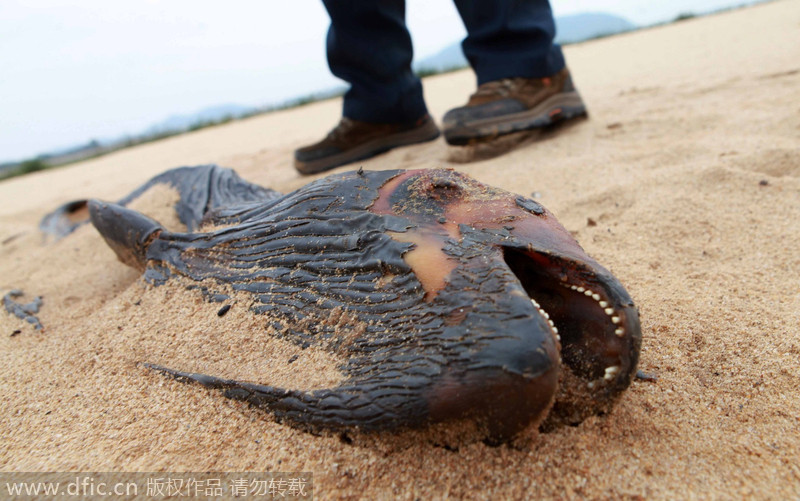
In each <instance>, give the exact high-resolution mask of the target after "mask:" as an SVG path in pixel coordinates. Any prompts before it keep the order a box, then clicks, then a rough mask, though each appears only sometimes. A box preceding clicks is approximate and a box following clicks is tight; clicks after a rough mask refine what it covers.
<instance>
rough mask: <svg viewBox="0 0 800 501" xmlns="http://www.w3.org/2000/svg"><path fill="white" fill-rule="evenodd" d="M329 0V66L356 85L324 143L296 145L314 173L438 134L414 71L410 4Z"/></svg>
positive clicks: (300, 163) (298, 160)
mask: <svg viewBox="0 0 800 501" xmlns="http://www.w3.org/2000/svg"><path fill="white" fill-rule="evenodd" d="M323 1H324V4H325V8H326V9H328V14H330V17H331V27H330V30H329V31H328V44H327V47H328V64H329V65H330V68H331V71H332V72H333V74H334V75H336V76H337V77H339V78H341V79H343V80H345V81H346V82H348V83H349V84H350V89H349V90H348V91H347V93H346V94H345V95H344V106H343V110H342V120H341V121H340V122H339V125H337V126H336V128H334V129H333V130H332V131H331V132H330V133H329V134H328V135H327V136H326V137H325V138H324V139H323V140H322V141H319V142H317V143H314V144H312V145H310V146H306V147H303V148H300V149H298V150H296V151H295V153H294V166H295V168H296V169H297V170H298V171H300V172H301V173H303V174H314V173H317V172H322V171H325V170H328V169H332V168H334V167H338V166H339V165H345V164H349V163H352V162H356V161H358V160H363V159H366V158H369V157H372V156H375V155H377V154H379V153H382V152H384V151H387V150H390V149H392V148H396V147H398V146H405V145H409V144H414V143H419V142H423V141H431V140H433V139H436V138H437V137H439V128H438V127H436V124H435V123H434V122H433V120H431V118H430V117H429V116H428V110H427V108H426V107H425V101H424V100H423V97H422V83H421V82H420V80H419V78H418V77H417V76H416V75H415V74H414V72H413V71H411V58H412V49H411V35H409V33H408V30H407V29H406V25H405V1H404V0H323Z"/></svg>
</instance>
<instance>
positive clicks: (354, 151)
mask: <svg viewBox="0 0 800 501" xmlns="http://www.w3.org/2000/svg"><path fill="white" fill-rule="evenodd" d="M437 137H439V128H438V127H436V124H435V123H433V120H431V117H430V116H429V115H425V116H424V117H422V118H420V119H419V120H417V121H416V122H411V123H404V124H372V123H366V122H359V121H357V120H352V119H350V118H347V117H342V119H341V121H340V122H339V125H337V126H336V127H335V128H334V129H333V130H332V131H330V133H328V135H327V136H326V137H325V139H323V140H322V141H320V142H318V143H316V144H312V145H311V146H306V147H304V148H300V149H299V150H296V151H295V152H294V167H295V169H297V170H298V171H300V172H301V173H302V174H316V173H317V172H322V171H326V170H328V169H333V168H334V167H338V166H340V165H344V164H349V163H352V162H356V161H358V160H364V159H365V158H370V157H374V156H375V155H377V154H379V153H383V152H384V151H388V150H391V149H392V148H396V147H398V146H405V145H408V144H414V143H422V142H425V141H432V140H434V139H436V138H437Z"/></svg>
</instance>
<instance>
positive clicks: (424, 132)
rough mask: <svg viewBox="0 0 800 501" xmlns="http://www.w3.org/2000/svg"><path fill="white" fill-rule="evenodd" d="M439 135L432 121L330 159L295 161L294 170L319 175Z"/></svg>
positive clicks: (374, 140)
mask: <svg viewBox="0 0 800 501" xmlns="http://www.w3.org/2000/svg"><path fill="white" fill-rule="evenodd" d="M439 135H440V132H439V128H438V127H437V126H436V124H435V123H434V122H433V121H432V120H431V121H430V122H428V123H427V124H426V125H425V126H424V127H420V128H418V129H411V130H407V131H404V132H398V133H396V134H392V135H390V136H384V137H380V138H376V139H373V140H371V141H368V142H366V143H364V144H362V145H359V146H356V147H355V148H352V149H350V150H347V151H343V152H341V153H338V154H336V155H331V156H329V157H325V158H320V159H319V160H314V161H311V162H301V161H299V160H297V159H295V161H294V168H295V169H297V170H298V172H300V173H301V174H306V175H308V174H317V173H319V172H324V171H326V170H330V169H333V168H335V167H339V166H341V165H346V164H349V163H353V162H357V161H359V160H366V159H367V158H372V157H374V156H375V155H379V154H381V153H384V152H386V151H389V150H391V149H394V148H398V147H400V146H408V145H411V144H417V143H425V142H428V141H433V140H434V139H436V138H437V137H439Z"/></svg>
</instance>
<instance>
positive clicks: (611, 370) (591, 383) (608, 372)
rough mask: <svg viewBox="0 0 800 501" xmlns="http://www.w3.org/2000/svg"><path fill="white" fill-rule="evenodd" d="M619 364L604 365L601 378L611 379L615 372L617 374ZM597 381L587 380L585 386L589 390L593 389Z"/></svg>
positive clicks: (615, 375)
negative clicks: (603, 372) (604, 368)
mask: <svg viewBox="0 0 800 501" xmlns="http://www.w3.org/2000/svg"><path fill="white" fill-rule="evenodd" d="M619 370H620V366H619V365H612V366H611V367H606V370H605V374H603V380H605V381H611V380H613V379H614V378H615V377H617V374H619ZM597 383H598V381H589V382H588V383H586V386H588V387H589V389H590V390H593V389H594V388H595V386H597Z"/></svg>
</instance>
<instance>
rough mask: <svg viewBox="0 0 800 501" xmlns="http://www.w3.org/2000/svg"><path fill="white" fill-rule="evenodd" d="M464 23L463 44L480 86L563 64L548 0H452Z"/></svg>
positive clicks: (544, 73) (545, 72)
mask: <svg viewBox="0 0 800 501" xmlns="http://www.w3.org/2000/svg"><path fill="white" fill-rule="evenodd" d="M455 4H456V7H457V8H458V13H459V14H460V15H461V19H462V20H463V22H464V26H465V27H466V28H467V38H465V39H464V42H463V43H462V44H461V47H462V49H463V50H464V55H465V56H466V57H467V60H468V61H469V62H470V65H471V66H472V68H473V70H475V74H476V76H477V77H478V85H481V84H484V83H486V82H492V81H495V80H500V79H502V78H514V77H525V78H542V77H547V76H550V75H554V74H556V73H558V72H559V71H560V70H561V69H563V68H564V56H563V55H562V53H561V47H559V46H558V45H557V44H554V43H553V39H554V38H555V33H556V27H555V21H554V20H553V12H552V10H551V9H550V3H549V2H548V1H547V0H455Z"/></svg>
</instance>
